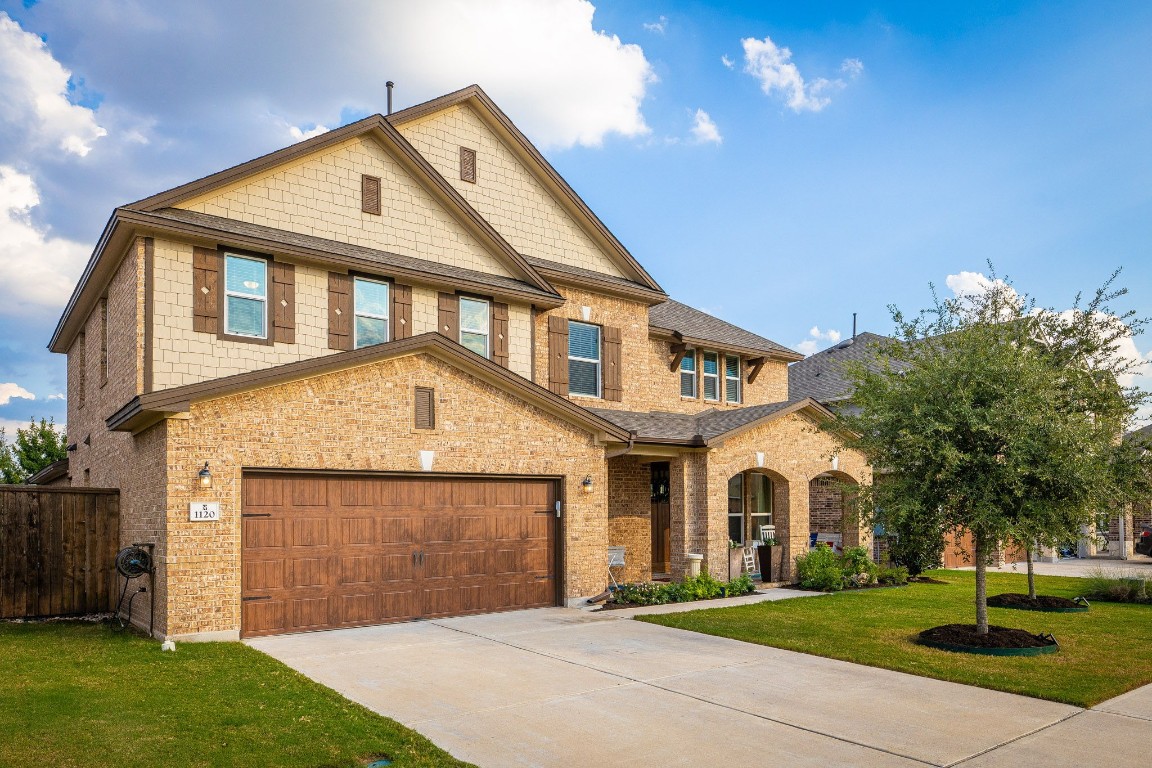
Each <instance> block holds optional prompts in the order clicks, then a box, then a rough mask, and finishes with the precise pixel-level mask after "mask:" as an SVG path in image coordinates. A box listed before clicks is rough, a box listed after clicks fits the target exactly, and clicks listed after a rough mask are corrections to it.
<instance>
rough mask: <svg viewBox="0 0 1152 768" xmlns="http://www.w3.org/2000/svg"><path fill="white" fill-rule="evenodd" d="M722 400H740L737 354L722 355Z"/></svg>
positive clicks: (733, 401) (730, 401)
mask: <svg viewBox="0 0 1152 768" xmlns="http://www.w3.org/2000/svg"><path fill="white" fill-rule="evenodd" d="M724 400H725V401H727V402H729V403H738V402H740V357H739V356H738V355H725V356H724Z"/></svg>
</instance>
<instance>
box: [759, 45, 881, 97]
mask: <svg viewBox="0 0 1152 768" xmlns="http://www.w3.org/2000/svg"><path fill="white" fill-rule="evenodd" d="M740 43H741V44H742V45H743V46H744V71H745V72H747V73H748V74H750V75H752V76H753V77H755V78H756V79H757V80H759V81H760V89H761V90H762V91H764V93H765V94H766V95H768V96H773V95H775V94H776V93H779V94H780V95H782V96H783V97H784V98H785V100H786V102H787V104H788V107H789V108H790V109H791V110H792V111H793V112H805V111H808V112H819V111H820V110H822V109H824V107H826V106H828V105H829V104H831V103H832V99H831V98H830V97H829V96H827V95H825V94H827V93H828V92H829V91H833V90H839V89H841V88H843V87H844V86H845V83H844V81H843V80H840V79H836V80H829V79H827V78H823V77H818V78H816V79H815V80H812V81H811V82H805V80H804V77H803V76H802V75H801V74H800V70H799V68H797V66H796V65H795V64H794V63H792V51H791V50H789V49H788V48H781V47H779V46H777V45H776V43H774V42H772V38H770V37H765V38H764V39H763V40H757V39H756V38H754V37H748V38H745V39H743V40H741V41H740ZM849 62H854V63H853V64H849ZM845 66H848V67H849V70H844V67H845ZM863 69H864V65H863V63H861V62H860V60H859V59H845V61H844V63H843V64H841V71H849V72H851V73H852V75H853V76H855V75H856V74H859V72H860V71H863Z"/></svg>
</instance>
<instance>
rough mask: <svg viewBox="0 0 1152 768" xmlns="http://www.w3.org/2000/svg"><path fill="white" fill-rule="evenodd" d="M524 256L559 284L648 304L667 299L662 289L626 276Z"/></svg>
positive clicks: (541, 272) (543, 273)
mask: <svg viewBox="0 0 1152 768" xmlns="http://www.w3.org/2000/svg"><path fill="white" fill-rule="evenodd" d="M524 258H526V259H528V263H529V264H531V265H532V266H534V267H536V269H537V270H539V271H540V274H542V275H544V277H546V278H548V279H549V280H550V281H552V282H554V283H557V284H560V285H575V286H577V287H579V288H590V289H592V290H594V291H598V292H600V293H608V294H612V295H617V296H624V297H626V298H632V299H640V300H642V301H647V302H648V303H649V304H650V305H651V304H658V303H660V302H663V301H666V300H667V299H668V296H667V295H666V294H665V293H664V292H663V291H654V290H652V289H651V288H649V287H648V286H646V285H643V284H641V283H637V282H636V281H635V280H629V279H628V278H626V277H616V276H615V275H606V274H604V273H603V272H595V271H593V270H591V269H584V268H582V267H573V266H571V265H569V264H561V263H560V262H558V261H548V260H547V259H541V258H539V257H537V256H525V257H524Z"/></svg>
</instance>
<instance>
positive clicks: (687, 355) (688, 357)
mask: <svg viewBox="0 0 1152 768" xmlns="http://www.w3.org/2000/svg"><path fill="white" fill-rule="evenodd" d="M696 357H697V356H696V350H694V349H688V350H685V351H684V357H682V358H680V397H685V398H691V399H692V400H695V399H696V395H697V392H698V386H699V384H698V382H697V376H696V369H697V367H698V366H697V360H696ZM689 361H690V362H691V363H692V367H691V368H689V369H685V368H684V363H686V362H689ZM685 376H688V377H690V378H691V380H692V394H691V395H686V394H684V377H685Z"/></svg>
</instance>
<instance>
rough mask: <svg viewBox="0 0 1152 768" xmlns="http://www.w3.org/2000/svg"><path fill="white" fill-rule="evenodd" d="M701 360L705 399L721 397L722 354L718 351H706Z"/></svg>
mask: <svg viewBox="0 0 1152 768" xmlns="http://www.w3.org/2000/svg"><path fill="white" fill-rule="evenodd" d="M701 357H702V358H703V359H702V360H701V363H702V367H703V369H704V371H703V374H704V376H703V379H704V399H705V400H719V399H720V355H719V354H717V353H716V352H705V353H704V354H703V355H702V356H701Z"/></svg>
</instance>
